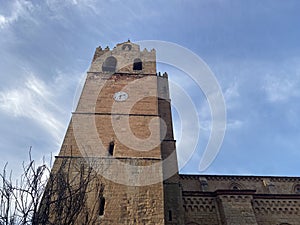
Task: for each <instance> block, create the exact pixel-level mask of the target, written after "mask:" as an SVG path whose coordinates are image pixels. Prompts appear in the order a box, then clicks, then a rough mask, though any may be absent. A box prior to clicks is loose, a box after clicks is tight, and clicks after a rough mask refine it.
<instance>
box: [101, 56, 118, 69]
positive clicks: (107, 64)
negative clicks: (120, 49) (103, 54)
mask: <svg viewBox="0 0 300 225" xmlns="http://www.w3.org/2000/svg"><path fill="white" fill-rule="evenodd" d="M116 66H117V59H116V58H115V57H113V56H109V57H107V58H106V59H105V61H104V63H103V64H102V71H103V72H115V71H116Z"/></svg>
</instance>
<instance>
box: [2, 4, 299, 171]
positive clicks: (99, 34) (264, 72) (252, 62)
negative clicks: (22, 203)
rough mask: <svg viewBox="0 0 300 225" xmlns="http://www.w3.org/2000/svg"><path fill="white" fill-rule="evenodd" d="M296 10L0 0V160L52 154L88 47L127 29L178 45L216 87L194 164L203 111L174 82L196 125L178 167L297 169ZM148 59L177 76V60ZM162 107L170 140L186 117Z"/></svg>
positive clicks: (200, 100)
mask: <svg viewBox="0 0 300 225" xmlns="http://www.w3.org/2000/svg"><path fill="white" fill-rule="evenodd" d="M299 10H300V2H299V1H297V0H295V1H293V0H287V1H279V0H270V1H268V0H265V1H261V0H253V1H243V0H233V1H230V0H228V1H223V0H205V1H204V0H199V1H198V0H186V1H183V0H181V1H180V0H173V1H157V0H154V1H143V0H141V1H130V0H129V1H121V0H120V1H118V0H110V1H109V0H105V1H104V0H103V1H96V0H65V1H63V0H45V1H37V0H36V1H29V0H10V1H7V0H6V1H4V0H0V37H1V38H0V49H1V50H0V124H1V126H0V134H1V135H0V150H1V153H2V154H1V163H0V166H1V167H3V166H4V164H5V163H6V162H8V168H10V169H13V170H15V171H17V170H18V168H20V167H21V164H22V162H23V161H26V160H27V159H28V151H29V149H30V146H32V150H31V153H32V157H33V158H35V159H37V161H41V160H42V159H43V158H45V160H46V161H47V160H49V159H50V158H51V155H52V156H53V155H57V153H58V151H59V148H60V145H61V143H62V140H63V137H64V134H65V131H66V128H67V126H68V123H69V120H70V117H71V112H72V111H73V109H74V105H76V100H74V99H76V98H75V96H76V95H78V92H80V88H79V87H80V84H81V83H82V82H83V81H84V76H85V74H86V71H87V70H88V68H89V66H90V63H91V60H92V57H93V54H94V51H95V48H96V47H98V46H99V45H101V46H102V47H106V46H109V47H111V48H112V47H114V46H115V45H116V44H117V43H121V42H124V41H127V40H128V39H130V40H131V41H132V42H135V41H141V40H160V41H167V42H172V43H175V44H178V45H180V46H183V47H185V48H187V49H189V50H190V51H192V52H194V53H195V54H197V55H198V56H199V57H200V58H201V59H202V60H203V61H204V62H205V63H206V64H207V65H208V66H209V68H210V69H211V71H212V72H213V74H214V75H215V77H216V79H217V80H218V82H219V85H220V87H221V89H222V92H223V96H224V99H225V103H226V109H227V129H226V134H225V137H224V140H223V144H222V146H221V148H220V151H219V153H218V155H217V157H216V158H215V160H214V161H213V162H212V164H211V165H210V167H209V168H208V169H206V170H205V171H199V166H198V165H199V161H200V160H201V157H202V155H203V149H204V148H205V145H206V144H207V140H208V137H209V133H210V125H211V118H210V111H209V107H208V104H207V101H206V99H205V97H204V95H203V93H202V92H201V90H199V88H197V87H196V86H195V84H193V81H191V80H189V81H188V79H186V83H185V84H182V85H183V86H184V85H186V86H185V87H184V88H185V89H186V90H187V92H188V93H189V95H190V96H191V99H192V100H193V102H194V104H195V105H196V107H197V109H198V118H199V121H200V135H199V140H198V145H197V149H196V150H195V152H194V154H193V156H192V158H191V159H190V161H189V162H188V163H187V165H185V167H183V168H181V173H193V174H199V173H201V174H234V175H277V176H300V163H299V161H300V148H299V146H300V117H299V115H300V104H299V102H300V45H299V40H300V14H299ZM158 69H159V70H160V69H163V70H167V72H168V74H169V79H170V81H174V82H176V81H178V80H180V78H182V77H180V76H181V75H180V74H181V73H180V72H179V71H178V70H176V68H172V67H168V66H166V65H165V66H164V65H158ZM162 72H164V71H162ZM172 74H173V75H172ZM175 94H176V93H173V94H172V90H171V96H173V97H174V96H176V95H175ZM187 110H188V109H187ZM173 117H174V123H175V134H176V136H175V138H176V139H179V140H180V137H181V135H182V134H181V131H180V127H181V124H183V123H185V122H186V121H188V118H181V119H182V120H181V121H179V116H178V115H177V113H176V112H175V111H174V115H173ZM187 132H191V134H192V132H193V127H191V129H190V130H189V131H187ZM182 141H185V142H189V140H182ZM184 148H185V147H182V148H180V149H178V156H179V157H181V156H182V155H184V153H185V150H184ZM186 148H188V144H187V145H186Z"/></svg>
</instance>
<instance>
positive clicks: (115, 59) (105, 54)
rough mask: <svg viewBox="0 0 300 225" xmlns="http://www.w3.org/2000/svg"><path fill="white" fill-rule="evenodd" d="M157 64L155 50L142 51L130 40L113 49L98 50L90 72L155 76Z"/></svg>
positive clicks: (99, 48)
mask: <svg viewBox="0 0 300 225" xmlns="http://www.w3.org/2000/svg"><path fill="white" fill-rule="evenodd" d="M155 62H156V51H155V49H151V50H147V49H144V50H143V51H141V50H140V46H139V45H137V44H134V43H131V42H130V41H129V40H128V41H127V42H123V43H119V44H117V45H116V46H115V47H114V48H113V49H110V48H109V47H106V48H105V49H102V47H101V46H99V47H98V48H96V51H95V54H94V57H93V61H92V64H91V67H90V70H89V72H103V73H115V72H119V73H133V74H155V73H156V63H155Z"/></svg>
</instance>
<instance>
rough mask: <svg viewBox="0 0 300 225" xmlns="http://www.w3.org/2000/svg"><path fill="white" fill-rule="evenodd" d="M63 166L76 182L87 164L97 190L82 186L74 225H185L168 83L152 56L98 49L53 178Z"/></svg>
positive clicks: (133, 48)
mask: <svg viewBox="0 0 300 225" xmlns="http://www.w3.org/2000/svg"><path fill="white" fill-rule="evenodd" d="M64 162H70V165H71V166H69V167H68V170H67V171H66V173H67V174H68V175H69V176H71V177H72V178H73V180H76V179H75V178H76V176H77V174H78V173H79V171H80V169H78V168H82V165H85V166H86V165H88V166H89V167H90V168H92V171H93V174H94V175H95V176H96V177H97V180H99V184H100V186H101V188H100V189H101V191H100V192H99V193H100V194H98V195H94V194H95V192H96V191H95V188H93V185H94V186H97V185H95V184H94V182H93V181H92V182H91V183H90V184H87V187H86V190H90V191H86V194H87V197H86V203H85V209H84V208H82V209H80V212H78V214H79V215H80V216H77V217H75V219H74V223H75V224H82V221H83V218H85V217H87V216H86V214H84V212H89V214H88V216H89V217H91V218H92V220H88V219H85V221H87V222H86V224H92V223H93V224H182V223H183V221H182V218H181V217H182V212H181V211H180V210H181V208H180V207H179V205H181V203H180V201H181V196H180V191H179V181H178V179H179V178H178V173H177V158H176V151H175V141H174V137H173V130H172V118H171V107H170V99H169V87H168V77H167V74H166V73H165V74H163V75H160V74H157V73H156V52H155V50H154V49H152V50H147V49H144V50H142V51H141V50H140V46H139V45H137V44H134V43H131V42H130V41H128V42H124V43H121V44H117V45H116V47H114V48H113V49H109V48H108V47H107V48H105V49H102V48H101V47H98V48H97V49H96V52H95V54H94V57H93V61H92V64H91V67H90V69H89V71H88V72H87V77H86V81H85V84H84V87H83V90H82V94H81V97H80V99H79V102H78V105H77V108H76V110H75V112H73V113H72V118H71V121H70V124H69V127H68V129H67V132H66V135H65V138H64V141H63V144H62V147H61V150H60V152H59V155H58V156H57V157H56V160H55V163H54V166H53V169H52V171H51V174H52V175H53V176H55V174H57V173H58V171H60V170H61V165H63V164H64ZM84 174H86V172H84V173H83V175H82V176H81V177H84V176H86V175H84ZM79 183H80V182H79ZM97 193H98V192H97ZM95 196H96V197H95ZM92 209H93V210H92ZM90 212H93V213H92V214H91V213H90ZM66 214H68V213H66ZM50 220H51V218H50ZM88 221H93V222H88Z"/></svg>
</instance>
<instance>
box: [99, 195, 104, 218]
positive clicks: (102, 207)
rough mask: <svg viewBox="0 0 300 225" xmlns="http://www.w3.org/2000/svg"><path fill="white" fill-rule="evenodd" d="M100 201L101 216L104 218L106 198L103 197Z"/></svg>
mask: <svg viewBox="0 0 300 225" xmlns="http://www.w3.org/2000/svg"><path fill="white" fill-rule="evenodd" d="M99 200H100V205H99V216H103V215H104V206H105V198H104V197H103V196H101V197H100V199H99Z"/></svg>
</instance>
